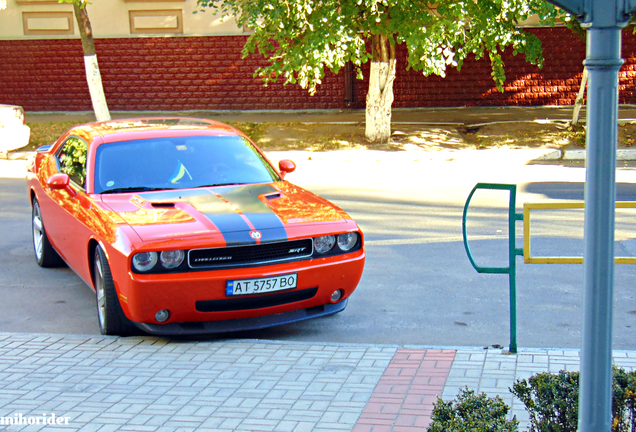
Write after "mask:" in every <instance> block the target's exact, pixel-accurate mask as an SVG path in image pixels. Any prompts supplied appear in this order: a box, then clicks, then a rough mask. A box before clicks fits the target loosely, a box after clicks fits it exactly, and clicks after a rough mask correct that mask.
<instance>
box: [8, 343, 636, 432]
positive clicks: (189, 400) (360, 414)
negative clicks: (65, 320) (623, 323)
mask: <svg viewBox="0 0 636 432" xmlns="http://www.w3.org/2000/svg"><path fill="white" fill-rule="evenodd" d="M614 361H615V363H616V364H617V365H618V366H621V367H624V368H626V369H628V370H634V369H635V368H636V352H632V351H630V352H626V351H616V352H614ZM578 364H579V355H578V351H573V350H572V351H564V350H547V349H534V350H521V352H520V353H519V354H516V355H511V354H506V353H504V352H503V351H502V350H500V349H488V350H486V349H483V348H426V347H399V346H387V345H349V344H326V343H325V344H320V343H319V344H316V343H299V342H276V341H257V340H230V341H228V340H224V341H206V342H196V341H183V340H167V339H161V338H151V337H133V338H116V337H107V336H77V335H74V336H70V335H42V334H16V333H11V334H10V333H0V379H1V381H0V389H1V390H0V417H2V418H0V421H6V419H7V418H11V419H21V421H22V422H23V423H25V421H27V420H28V419H31V421H34V420H38V419H42V418H51V417H52V414H54V415H55V418H57V419H58V420H59V419H60V418H67V419H68V425H65V424H61V425H57V424H56V425H55V426H51V425H46V426H44V425H41V424H40V425H15V424H14V425H8V426H5V429H4V430H7V431H39V430H43V431H44V430H46V431H48V430H51V431H82V432H88V431H99V432H107V431H157V432H159V431H160V432H186V431H201V432H209V431H239V430H245V431H350V430H353V431H355V432H363V431H374V432H378V431H395V432H398V431H418V430H420V431H424V430H425V428H426V426H427V425H428V423H429V421H430V413H431V411H432V407H433V403H435V401H436V400H437V397H438V396H442V397H443V398H444V399H446V400H449V399H452V398H453V397H454V396H455V395H456V394H457V391H458V390H459V389H460V388H463V387H464V386H468V387H469V388H472V389H475V390H478V391H485V392H486V393H487V394H488V395H490V396H494V395H496V394H498V395H500V396H501V397H502V398H503V399H504V400H505V401H506V402H507V403H508V404H510V405H511V406H512V408H513V414H514V415H516V416H517V418H518V419H519V420H520V421H521V428H520V430H526V427H527V415H526V414H525V411H524V409H523V407H522V406H521V403H520V402H518V401H515V400H513V398H512V395H511V394H510V392H509V391H508V387H510V386H511V385H512V384H513V383H514V381H515V379H521V378H528V377H529V376H530V375H532V374H534V373H537V372H542V371H553V372H557V371H559V370H562V369H568V370H573V369H577V368H578ZM0 427H2V426H0Z"/></svg>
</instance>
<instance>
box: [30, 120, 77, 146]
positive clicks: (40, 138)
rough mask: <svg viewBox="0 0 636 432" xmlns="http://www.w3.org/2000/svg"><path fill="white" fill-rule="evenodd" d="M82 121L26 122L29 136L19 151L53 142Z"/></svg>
mask: <svg viewBox="0 0 636 432" xmlns="http://www.w3.org/2000/svg"><path fill="white" fill-rule="evenodd" d="M82 123H84V122H76V121H65V122H53V123H28V122H27V125H28V126H29V127H30V128H31V138H30V139H29V145H27V146H26V147H24V148H21V149H20V151H30V150H35V149H36V148H38V147H40V146H43V145H49V144H53V143H54V142H55V141H56V140H57V139H58V138H59V137H60V136H61V135H62V134H63V133H64V132H66V131H67V130H69V129H70V128H72V127H73V126H75V125H78V124H82Z"/></svg>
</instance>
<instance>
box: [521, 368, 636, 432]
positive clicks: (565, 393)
mask: <svg viewBox="0 0 636 432" xmlns="http://www.w3.org/2000/svg"><path fill="white" fill-rule="evenodd" d="M510 391H511V392H512V394H514V395H515V396H517V397H518V398H519V399H520V400H521V401H522V402H523V404H524V405H525V407H526V410H527V411H528V413H529V414H530V422H531V427H530V432H576V430H577V427H578V413H579V373H578V372H567V371H561V372H559V373H558V374H552V373H548V372H544V373H540V374H537V375H533V376H532V377H530V378H529V379H527V380H517V382H516V383H515V384H514V386H513V387H512V388H511V389H510ZM612 431H615V432H636V372H626V371H625V370H624V369H619V368H614V372H613V382H612Z"/></svg>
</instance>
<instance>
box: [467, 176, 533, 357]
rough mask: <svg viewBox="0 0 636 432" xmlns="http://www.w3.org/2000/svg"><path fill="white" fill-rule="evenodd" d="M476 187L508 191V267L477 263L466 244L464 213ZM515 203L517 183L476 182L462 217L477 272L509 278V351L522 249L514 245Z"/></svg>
mask: <svg viewBox="0 0 636 432" xmlns="http://www.w3.org/2000/svg"><path fill="white" fill-rule="evenodd" d="M478 189H491V190H507V191H509V192H510V202H509V205H508V267H483V266H480V265H477V263H476V262H475V259H474V258H473V254H472V252H471V251H470V246H469V245H468V231H467V227H466V215H467V214H468V207H469V205H470V200H471V199H472V198H473V195H474V194H475V192H476V191H477V190H478ZM516 205H517V185H512V184H498V183H477V184H476V185H475V187H474V188H473V190H472V191H471V192H470V195H468V199H467V200H466V204H465V205H464V215H463V217H462V232H463V235H464V247H465V248H466V253H467V254H468V259H469V260H470V263H471V264H472V266H473V267H474V268H475V270H477V272H478V273H496V274H507V275H508V277H509V280H510V352H511V353H516V352H517V264H516V258H517V256H519V255H523V249H518V248H517V245H516V221H518V220H523V214H522V213H516Z"/></svg>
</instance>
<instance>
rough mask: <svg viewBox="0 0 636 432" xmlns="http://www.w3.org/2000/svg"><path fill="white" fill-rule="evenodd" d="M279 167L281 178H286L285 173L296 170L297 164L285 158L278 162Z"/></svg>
mask: <svg viewBox="0 0 636 432" xmlns="http://www.w3.org/2000/svg"><path fill="white" fill-rule="evenodd" d="M278 169H279V171H280V177H281V179H283V180H284V179H285V175H286V174H287V173H290V172H294V170H295V169H296V164H295V163H293V162H292V161H290V160H289V159H283V160H282V161H280V162H278Z"/></svg>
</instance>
